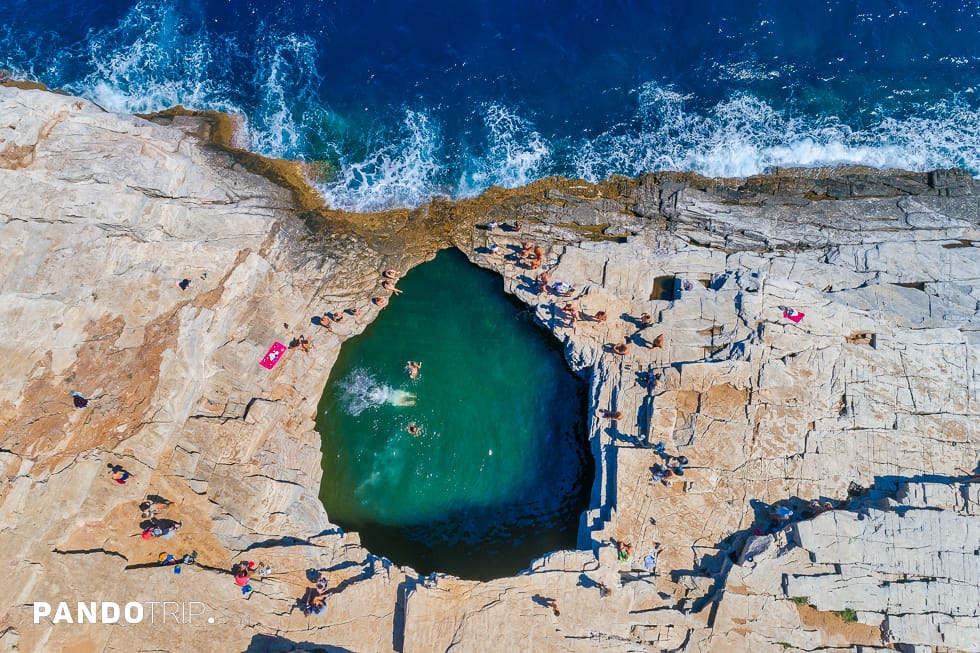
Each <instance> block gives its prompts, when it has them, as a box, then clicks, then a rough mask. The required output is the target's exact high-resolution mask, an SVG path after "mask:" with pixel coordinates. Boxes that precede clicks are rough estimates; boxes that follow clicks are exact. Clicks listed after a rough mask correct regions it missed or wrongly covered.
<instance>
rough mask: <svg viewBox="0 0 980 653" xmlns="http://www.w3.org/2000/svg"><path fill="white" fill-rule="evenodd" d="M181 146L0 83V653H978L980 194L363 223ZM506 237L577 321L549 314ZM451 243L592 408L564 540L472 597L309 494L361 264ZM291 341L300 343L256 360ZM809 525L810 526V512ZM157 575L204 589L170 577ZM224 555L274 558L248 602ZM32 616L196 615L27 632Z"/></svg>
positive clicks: (949, 181) (184, 123) (366, 271)
mask: <svg viewBox="0 0 980 653" xmlns="http://www.w3.org/2000/svg"><path fill="white" fill-rule="evenodd" d="M207 132H208V122H207V120H206V119H204V118H199V117H188V116H181V117H177V118H174V117H170V118H160V119H157V120H156V121H147V120H143V119H140V118H136V117H130V116H120V115H115V114H110V113H106V112H104V111H102V110H101V109H99V108H98V107H96V106H95V105H93V104H91V103H89V102H86V101H85V100H80V99H77V98H72V97H68V96H63V95H56V94H52V93H47V92H43V91H24V90H15V89H10V88H3V87H0V243H2V247H3V254H4V256H3V257H2V259H0V335H2V339H0V358H2V361H3V363H4V371H3V374H2V375H0V470H2V471H3V475H4V477H3V483H2V484H0V563H2V565H3V568H4V569H5V571H6V576H7V579H6V580H7V587H8V588H9V591H7V592H4V593H0V649H4V650H18V651H74V652H80V651H122V650H134V649H138V650H175V651H198V650H221V651H245V650H248V651H265V650H270V651H288V650H303V651H310V650H315V649H316V648H317V647H320V648H325V649H326V650H337V651H345V650H346V651H357V652H371V651H405V652H408V651H448V650H452V651H498V650H534V651H682V650H683V651H698V652H708V651H719V652H721V651H753V652H756V653H759V652H764V651H783V650H806V651H809V650H816V649H820V650H825V651H844V650H863V651H871V650H894V649H895V648H896V647H898V648H901V649H902V650H910V651H911V650H915V651H925V650H936V651H947V650H951V651H977V650H980V648H978V642H980V623H978V619H980V616H978V612H977V605H978V603H980V600H978V599H980V596H978V591H980V589H978V588H980V577H978V575H977V574H978V570H980V557H978V551H980V542H978V537H980V516H978V511H980V508H978V494H977V493H978V491H980V490H978V488H980V483H978V482H977V481H976V479H971V477H970V476H969V473H971V472H972V473H976V472H977V471H978V470H977V464H978V458H980V434H978V432H977V423H978V411H980V408H978V407H980V390H978V387H980V348H978V342H980V336H978V327H980V317H978V316H980V311H978V303H980V288H978V278H980V256H978V247H980V219H978V210H980V208H978V199H980V193H978V188H977V184H976V182H975V181H974V180H973V179H972V178H970V177H969V175H967V174H966V173H963V172H961V171H935V172H933V173H928V174H918V173H904V172H880V171H873V170H866V169H834V170H806V171H798V170H788V171H787V170H777V171H774V172H773V174H771V175H766V176H760V177H757V178H751V179H746V180H706V179H702V178H699V177H696V176H693V175H682V174H658V175H648V176H645V177H642V178H640V179H634V180H627V179H614V180H611V181H609V182H606V183H604V184H600V185H597V186H596V185H591V184H586V183H584V182H578V181H574V180H564V179H552V180H544V181H542V182H536V183H535V184H532V185H530V186H528V187H527V188H524V189H514V190H502V189H492V190H491V191H488V192H487V193H486V194H485V195H484V196H482V197H480V198H475V199H473V200H463V201H459V202H456V203H450V202H447V201H434V202H432V203H430V204H428V205H426V206H424V207H420V208H419V209H415V210H411V211H408V210H400V211H394V212H390V213H387V214H378V215H363V216H353V215H345V214H340V213H339V212H335V211H331V210H329V209H326V208H324V209H322V210H318V211H312V210H310V208H309V197H308V196H305V195H304V196H303V197H302V198H300V197H297V193H299V192H300V191H298V190H297V188H296V187H291V186H289V185H288V184H286V185H283V181H282V179H283V177H282V176H279V175H277V174H276V163H275V162H268V161H260V160H258V159H256V158H254V157H249V156H248V155H247V153H242V152H238V151H235V150H233V149H232V148H229V147H226V146H220V145H215V144H210V143H208V141H207V138H206V136H207ZM260 173H261V174H260ZM491 219H492V220H497V221H507V222H508V224H509V225H513V224H515V222H516V221H518V220H520V221H521V228H520V230H519V231H503V232H494V233H488V232H487V231H486V230H485V229H484V228H482V225H483V224H485V223H486V222H488V221H490V220H491ZM491 240H492V241H494V242H497V243H498V244H500V245H501V250H502V251H503V252H504V253H506V254H507V255H506V256H501V255H499V254H498V255H491V254H490V253H489V250H488V249H487V245H488V244H489V243H490V241H491ZM525 240H530V241H534V242H536V243H538V244H541V245H542V247H543V248H544V249H545V256H544V266H543V268H542V270H546V271H547V273H548V275H549V277H550V281H551V282H554V281H562V282H565V283H567V284H569V285H570V286H572V287H573V290H572V291H571V292H570V293H569V294H568V296H567V297H565V296H562V297H559V296H557V295H556V294H554V293H552V292H542V291H541V290H540V288H539V285H538V275H539V274H540V272H541V271H542V270H530V269H528V267H529V266H527V265H526V263H525V262H523V261H522V260H521V259H520V258H519V257H518V256H516V251H517V250H519V249H520V243H521V242H522V241H525ZM449 245H455V246H457V247H459V248H460V249H461V250H462V251H463V252H464V253H466V254H467V256H469V257H470V258H471V260H472V261H473V262H474V263H476V264H478V265H481V266H484V267H488V268H491V269H494V270H496V271H497V272H499V273H500V274H501V276H502V279H503V283H504V287H505V289H506V290H507V291H508V292H510V293H513V294H514V295H515V296H516V297H518V298H519V299H520V300H522V301H524V302H526V303H527V304H528V305H529V307H530V308H531V309H532V312H533V314H534V315H535V316H536V320H537V321H538V322H539V323H540V324H541V325H542V327H543V328H546V329H548V330H550V331H551V332H552V333H553V334H554V335H555V337H556V338H558V339H559V341H560V342H562V343H563V346H564V350H565V354H566V358H567V360H568V362H569V365H570V366H571V367H572V368H573V369H574V370H575V371H576V372H578V373H579V374H580V375H581V376H582V378H583V379H584V381H585V383H586V384H587V385H588V396H589V413H590V416H589V437H590V442H591V446H592V451H593V454H594V455H595V459H596V468H597V470H596V480H595V484H594V486H593V493H592V502H591V508H590V510H589V511H588V512H587V513H586V514H584V515H583V517H582V523H581V527H580V531H579V546H580V550H577V551H564V552H553V553H550V554H548V555H545V556H543V557H542V558H540V559H538V560H535V561H529V567H528V570H527V571H526V572H525V573H523V574H520V575H518V576H515V577H512V578H503V579H497V580H494V581H489V582H475V581H467V580H461V579H456V578H452V577H447V576H441V575H436V576H433V577H429V578H421V577H419V576H418V575H417V574H416V573H415V572H414V571H413V570H411V569H402V568H399V567H397V566H393V565H391V564H389V563H388V562H387V561H386V560H385V559H383V558H381V557H379V556H382V555H383V554H384V552H383V551H375V552H368V551H366V550H365V549H364V548H363V547H361V546H360V543H359V540H358V537H357V534H356V533H344V532H342V531H341V530H340V529H339V528H337V527H336V526H335V525H334V524H332V523H331V522H330V520H329V516H328V515H327V514H326V513H325V511H324V508H323V506H322V504H321V503H320V502H319V499H318V496H317V495H318V487H319V482H320V476H321V469H320V459H321V450H320V438H319V436H318V435H317V434H316V432H315V431H314V421H313V420H314V417H315V411H316V405H317V402H318V399H319V397H320V393H321V392H322V389H323V386H324V383H325V382H326V379H327V377H328V374H329V370H330V367H331V365H332V364H333V362H334V361H335V360H336V357H337V354H338V351H339V347H340V345H341V343H342V342H343V341H344V340H346V339H347V338H349V337H351V336H352V335H355V334H356V333H358V332H360V331H361V330H362V329H363V328H364V326H365V325H366V324H367V323H368V322H369V321H370V320H371V319H374V318H375V317H376V316H377V314H378V311H379V309H378V308H376V307H375V306H374V305H373V304H372V303H371V298H372V297H373V296H376V295H379V294H381V290H380V288H379V280H380V279H379V274H378V273H379V271H380V270H384V269H386V268H389V267H393V268H397V269H408V268H410V267H411V266H412V265H415V264H417V263H419V262H420V261H422V260H425V259H426V258H428V257H430V256H431V255H432V254H433V253H434V252H435V250H436V249H438V248H439V247H445V246H449ZM182 279H186V280H189V282H190V285H189V286H188V287H187V288H186V289H181V287H180V286H178V283H177V282H178V281H180V280H182ZM569 302H571V303H574V304H575V305H576V307H577V308H578V309H579V310H580V312H581V313H582V315H583V316H584V319H580V320H578V321H572V320H571V319H570V311H568V310H565V309H564V306H565V304H567V303H569ZM352 307H358V308H361V309H362V311H363V316H362V317H361V318H359V319H358V320H353V319H350V320H346V321H345V323H344V324H343V325H338V326H336V327H335V328H334V329H333V330H332V331H327V330H324V329H322V328H320V327H317V326H315V325H314V324H311V318H312V317H314V316H318V315H320V314H322V313H323V312H324V311H333V310H342V309H344V308H352ZM785 307H791V308H793V309H795V310H797V311H800V312H802V313H804V315H805V316H804V318H803V319H802V320H801V321H800V322H798V323H797V322H793V321H791V320H789V319H787V318H786V317H784V308H785ZM599 311H604V312H605V314H606V316H607V318H606V319H605V320H604V321H600V320H598V319H595V318H594V316H595V315H596V313H597V312H599ZM642 313H648V314H649V315H650V316H651V318H652V322H653V324H652V325H651V326H649V327H647V328H644V329H640V328H639V326H640V325H639V316H640V315H641V314H642ZM300 334H306V335H307V336H309V337H310V338H311V340H312V344H313V347H312V349H311V350H310V351H309V352H303V351H301V350H300V349H292V350H289V351H288V352H287V353H286V354H285V355H284V357H283V359H282V360H281V361H280V362H279V363H278V364H277V365H276V366H275V367H274V368H273V369H272V370H266V369H265V368H263V367H260V366H259V364H258V363H259V360H260V359H261V358H262V357H263V355H265V353H266V351H267V350H268V348H269V347H270V346H271V345H272V343H273V342H276V341H280V342H284V343H288V342H289V341H290V340H291V339H292V338H293V337H295V336H298V335H300ZM658 336H662V338H658ZM657 342H659V343H660V345H659V346H654V344H655V343H657ZM620 343H624V344H626V345H627V347H628V351H627V353H626V354H625V355H620V354H617V353H615V352H613V351H612V345H614V344H620ZM651 374H652V375H654V376H656V378H657V382H656V384H655V385H654V384H651V383H650V378H651ZM72 391H77V392H80V393H82V394H83V395H85V396H86V397H88V398H89V399H90V404H89V406H88V407H87V408H85V409H76V408H75V407H73V405H72V398H71V396H70V395H69V392H72ZM606 411H618V412H620V413H622V417H621V418H620V419H618V420H615V421H613V420H609V419H607V418H606V417H604V415H605V414H606ZM656 443H663V444H664V448H665V452H666V454H668V455H684V456H686V457H687V458H688V460H689V463H688V465H687V466H686V468H685V470H684V475H683V476H681V477H679V478H677V479H676V480H675V481H674V482H673V483H672V484H671V485H669V486H666V485H664V484H662V483H658V482H651V481H652V469H653V467H654V466H655V465H656V464H662V459H661V457H660V455H659V454H658V453H657V450H656V449H655V448H654V447H653V445H655V444H656ZM109 465H121V466H123V467H125V468H126V469H127V470H128V471H129V472H130V473H132V478H130V479H129V481H128V482H127V483H126V484H124V485H119V484H116V483H114V482H113V481H112V479H111V477H110V473H109V470H108V468H107V466H109ZM851 483H855V484H857V485H860V486H862V488H865V489H867V491H866V492H864V493H863V494H862V493H857V492H853V493H852V494H854V495H855V496H849V495H848V487H849V485H850V484H851ZM147 494H159V495H162V496H164V497H166V498H168V499H170V500H172V501H174V505H173V506H171V507H170V508H169V509H168V510H167V515H168V516H172V517H173V518H174V519H175V520H180V521H181V522H182V524H183V527H182V528H181V529H180V530H179V531H177V532H176V535H175V536H174V538H173V539H172V540H169V541H167V542H166V544H165V546H160V545H158V544H157V543H156V542H154V541H150V542H146V541H144V540H142V539H141V538H140V537H139V532H140V525H139V522H140V516H139V509H138V504H139V503H140V501H141V500H142V499H143V498H144V497H145V496H146V495H147ZM815 499H816V500H818V501H819V502H820V503H825V502H831V503H832V505H833V509H832V510H829V511H826V512H820V514H817V515H816V516H812V517H810V516H809V511H810V510H811V508H810V507H809V504H810V502H811V501H812V500H815ZM774 506H786V507H787V508H788V509H791V510H792V511H793V517H792V518H791V519H790V520H789V521H790V523H789V524H788V525H785V524H780V525H775V526H774V525H772V524H770V513H771V510H772V508H773V507H774ZM801 517H806V518H805V519H801ZM613 542H628V543H630V544H631V545H632V550H633V554H632V557H631V558H630V559H628V560H625V561H621V560H619V558H618V556H617V554H616V550H615V547H614V545H613ZM163 548H165V549H167V550H169V551H171V552H175V553H184V552H188V551H190V550H196V551H197V552H198V561H197V562H198V564H196V565H193V566H186V567H185V568H184V569H183V572H182V573H181V574H180V575H175V574H173V573H172V572H171V571H170V569H169V568H162V569H161V568H160V567H158V566H157V565H156V560H157V556H158V554H159V553H160V551H161V549H163ZM654 554H655V555H657V565H656V571H655V572H653V571H651V570H650V569H647V568H646V567H647V566H649V565H645V564H644V559H645V558H646V557H647V556H648V555H654ZM239 559H260V560H263V561H266V562H269V563H270V564H271V565H272V567H273V573H272V574H271V575H269V576H265V577H259V578H257V579H256V580H255V582H254V589H255V592H254V593H253V594H252V595H251V597H250V598H248V599H244V598H242V595H241V593H240V592H239V591H238V587H237V586H236V585H235V583H234V582H233V580H232V577H231V576H230V575H229V573H228V570H229V569H230V566H231V564H232V562H233V561H235V560H239ZM309 570H320V572H322V573H324V574H325V575H327V576H328V577H329V578H330V580H331V586H332V588H333V591H332V593H331V595H330V598H329V599H328V605H329V608H328V611H327V613H326V614H325V615H322V616H320V617H312V618H309V617H306V616H304V615H303V614H302V613H301V612H300V611H299V610H296V609H295V604H296V600H297V598H298V597H299V596H301V595H302V594H303V591H304V588H305V587H307V586H309V581H308V576H307V574H308V572H309ZM601 587H603V588H605V590H602V591H600V588H601ZM550 599H554V603H552V602H551V601H550ZM794 599H795V600H794ZM36 601H48V602H51V603H57V602H59V601H65V602H68V603H69V604H71V605H73V606H74V604H75V603H76V602H78V601H115V602H118V603H120V604H123V603H125V602H127V601H141V602H145V603H146V604H147V605H149V604H150V603H151V602H153V603H157V604H159V607H160V608H161V610H162V609H163V602H173V603H176V604H179V605H185V604H186V603H187V602H190V601H194V602H200V603H201V604H202V605H204V606H205V611H206V612H205V614H204V617H203V618H202V619H195V620H193V621H192V622H190V623H187V622H186V619H185V620H183V621H181V622H180V623H177V622H178V621H180V620H177V619H175V618H173V617H172V618H171V621H170V622H169V623H162V622H161V621H157V622H156V623H150V622H149V620H145V622H144V623H141V624H131V625H125V624H71V625H69V624H65V623H52V622H51V621H50V620H47V619H45V620H42V621H41V623H38V624H35V623H33V619H32V616H33V615H32V610H31V606H32V604H33V603H34V602H36ZM849 611H853V614H852V613H851V612H849ZM840 615H844V616H843V617H842V616H840ZM157 618H158V619H159V615H157ZM208 618H210V619H213V623H209V622H208V621H207V619H208ZM857 647H860V649H858V648H857Z"/></svg>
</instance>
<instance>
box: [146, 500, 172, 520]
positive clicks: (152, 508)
mask: <svg viewBox="0 0 980 653" xmlns="http://www.w3.org/2000/svg"><path fill="white" fill-rule="evenodd" d="M169 507H170V502H167V503H162V502H160V501H144V502H143V503H141V504H140V516H141V517H144V518H146V519H152V518H153V517H156V516H157V515H158V514H160V513H161V512H163V511H164V510H166V509H167V508H169Z"/></svg>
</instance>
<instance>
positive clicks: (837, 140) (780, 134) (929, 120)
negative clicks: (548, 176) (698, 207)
mask: <svg viewBox="0 0 980 653" xmlns="http://www.w3.org/2000/svg"><path fill="white" fill-rule="evenodd" d="M638 98H639V103H638V108H637V112H636V120H635V121H634V122H631V123H630V124H628V125H617V126H615V127H613V128H611V129H609V130H607V131H606V132H604V133H603V134H601V135H600V136H599V137H598V138H595V139H593V140H591V141H584V142H582V143H580V145H579V147H578V148H577V152H576V153H575V154H574V155H573V161H574V163H573V167H574V171H575V174H576V175H578V176H581V177H584V178H585V179H588V180H590V181H599V180H601V179H604V178H606V177H608V176H609V175H611V174H624V175H638V174H642V173H644V172H652V171H658V170H684V171H688V170H690V171H694V172H698V173H701V174H703V175H706V176H709V177H747V176H749V175H753V174H757V173H760V172H763V171H765V170H766V169H767V168H770V167H772V166H823V165H843V164H861V165H868V166H873V167H878V168H903V169H908V170H918V171H925V170H931V169H934V168H943V167H955V166H958V167H963V168H966V169H967V170H969V171H971V172H972V173H973V174H977V173H978V172H980V111H978V110H977V109H974V108H971V107H970V106H969V105H968V104H966V103H964V102H959V101H944V102H939V103H937V104H935V105H931V106H922V105H920V106H916V107H915V108H914V109H915V111H914V115H912V116H911V117H903V118H896V117H888V116H885V117H882V118H879V119H878V120H876V121H872V122H870V123H869V124H867V125H864V126H861V127H851V126H849V125H847V124H845V123H843V122H842V121H841V120H840V119H838V118H837V117H834V116H830V117H813V116H795V115H791V114H788V113H786V112H782V111H777V110H776V109H774V108H773V107H772V106H771V105H769V104H768V103H766V102H765V101H763V100H761V99H759V98H756V97H753V96H751V95H747V94H741V95H736V96H734V97H732V98H730V99H728V100H726V101H724V102H721V103H719V104H717V105H715V106H714V107H712V108H711V109H710V110H709V111H706V112H705V113H697V112H694V111H690V110H688V109H687V108H686V104H687V103H688V102H689V101H690V100H691V98H690V97H685V96H682V95H680V94H678V93H676V92H673V91H671V90H669V89H664V88H661V87H659V86H657V85H654V84H649V85H646V86H644V87H643V88H641V89H640V91H639V92H638Z"/></svg>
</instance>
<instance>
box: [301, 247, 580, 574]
mask: <svg viewBox="0 0 980 653" xmlns="http://www.w3.org/2000/svg"><path fill="white" fill-rule="evenodd" d="M398 287H399V289H401V290H403V291H404V294H403V295H402V296H399V297H393V298H392V300H391V303H390V304H389V306H388V308H386V309H385V310H384V311H383V312H382V314H381V316H380V317H379V318H378V319H377V320H375V321H374V322H373V323H372V324H371V325H369V326H368V327H367V329H366V330H365V332H364V333H363V334H361V335H360V336H357V337H355V338H353V339H351V340H350V341H349V342H347V343H345V344H344V346H343V348H342V349H341V352H340V356H339V358H338V359H337V363H336V365H335V366H334V368H333V370H332V371H331V375H330V379H329V381H328V383H327V387H326V389H325V391H324V394H323V398H322V400H321V402H320V407H319V415H320V417H319V424H318V428H319V431H320V433H321V434H322V435H323V482H322V486H321V491H320V498H321V499H322V500H323V503H324V505H325V506H326V508H327V514H328V515H330V519H331V521H333V522H334V523H336V524H338V525H340V526H342V527H343V528H344V529H346V530H349V531H350V530H356V531H358V532H359V533H360V534H361V541H362V542H363V543H364V545H365V546H367V547H368V548H369V549H370V550H371V551H372V552H373V553H375V554H377V555H382V556H385V557H387V558H390V559H391V560H392V561H394V562H395V563H397V564H403V565H409V566H411V567H413V568H414V569H415V570H416V571H418V572H419V573H423V574H427V573H430V572H432V571H440V572H446V573H451V574H455V575H458V576H461V577H464V578H473V579H486V578H493V577H499V576H503V575H509V574H513V573H516V572H518V571H520V570H521V569H524V568H526V567H527V565H528V563H530V561H531V560H533V559H534V558H536V557H538V556H540V555H542V554H544V553H546V552H548V551H553V550H557V549H561V548H574V546H575V542H576V535H577V529H578V521H579V515H580V513H581V512H582V511H583V510H584V509H585V508H586V507H587V503H588V497H589V491H590V488H591V485H592V479H593V474H594V471H593V463H592V459H591V455H590V452H589V450H588V442H587V440H586V437H585V435H584V421H583V414H584V410H583V396H584V395H583V391H582V389H581V387H580V385H579V383H578V381H577V379H576V378H575V376H574V375H573V374H572V373H571V372H570V371H569V369H568V368H567V366H566V365H565V363H564V360H563V358H562V356H561V352H560V351H559V349H558V347H557V343H556V342H555V341H554V340H553V338H552V337H551V336H550V335H549V334H548V333H546V332H545V331H543V330H542V329H540V328H539V327H537V326H535V325H534V324H533V323H532V322H531V321H530V319H529V318H528V314H527V313H526V312H525V311H524V310H523V308H522V307H521V306H520V305H518V304H517V303H516V302H514V301H513V300H512V299H511V298H508V297H507V296H506V295H504V293H503V288H502V280H501V279H500V277H499V276H497V275H495V274H493V273H491V272H488V271H486V270H482V269H480V268H477V267H476V266H474V265H472V264H470V263H469V262H468V261H467V260H466V258H465V257H464V256H463V255H462V254H461V253H460V252H459V251H457V250H449V251H444V252H441V253H440V254H439V255H438V256H437V257H436V258H435V260H433V261H430V262H428V263H424V264H422V265H420V266H419V267H417V268H415V269H413V270H412V271H411V272H410V273H409V274H408V275H407V276H406V277H405V278H404V279H402V280H401V281H400V282H399V283H398ZM348 319H350V318H348ZM409 360H413V361H420V362H421V363H422V368H421V373H420V374H419V377H418V378H417V379H415V380H411V379H410V378H409V375H408V372H407V370H406V369H405V364H406V362H407V361H409ZM412 396H414V398H415V399H414V401H415V403H414V405H402V404H405V403H410V402H411V401H412ZM411 423H415V424H416V425H417V426H418V428H419V431H420V432H419V434H418V435H417V436H413V435H411V434H410V433H408V431H407V430H406V429H407V427H408V425H409V424H411Z"/></svg>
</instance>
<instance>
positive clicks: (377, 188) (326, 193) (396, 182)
mask: <svg viewBox="0 0 980 653" xmlns="http://www.w3.org/2000/svg"><path fill="white" fill-rule="evenodd" d="M372 140H373V144H369V147H368V154H367V156H365V157H363V158H361V159H359V160H352V159H350V158H342V159H341V161H340V171H339V173H338V175H337V177H336V178H334V179H333V180H331V181H330V182H327V183H323V184H320V185H319V190H320V193H321V194H322V195H323V197H324V198H325V199H326V200H327V202H328V203H329V204H330V205H331V206H333V207H335V208H340V209H345V210H349V211H379V210H383V209H388V208H392V207H397V206H418V205H419V204H422V203H424V202H425V201H427V200H429V199H431V198H432V197H435V196H436V195H438V194H443V193H446V192H447V189H444V188H442V187H441V186H440V183H439V176H440V174H441V173H442V171H443V170H444V167H445V165H444V163H442V162H441V161H440V160H439V150H440V148H441V146H442V132H441V130H440V128H439V126H438V125H437V124H436V123H435V122H434V121H433V120H432V119H431V118H430V117H429V116H428V115H427V114H426V113H423V112H420V111H413V110H411V109H407V110H406V111H405V117H404V120H403V121H402V124H401V125H400V128H399V129H398V130H397V132H396V133H380V134H377V136H375V137H374V138H373V139H372ZM372 145H373V146H372Z"/></svg>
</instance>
